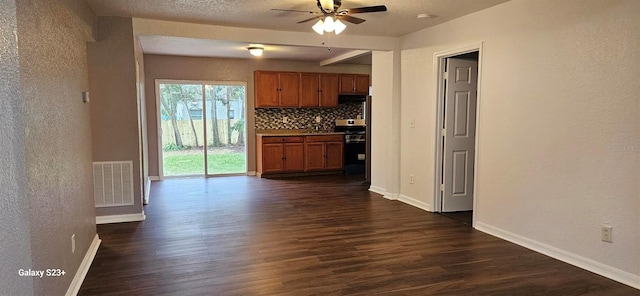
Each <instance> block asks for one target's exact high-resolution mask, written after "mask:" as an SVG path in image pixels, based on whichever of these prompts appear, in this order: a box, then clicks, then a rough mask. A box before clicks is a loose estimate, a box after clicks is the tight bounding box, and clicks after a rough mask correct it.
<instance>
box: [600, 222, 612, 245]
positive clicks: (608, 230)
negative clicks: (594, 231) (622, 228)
mask: <svg viewBox="0 0 640 296" xmlns="http://www.w3.org/2000/svg"><path fill="white" fill-rule="evenodd" d="M601 236H602V237H601V238H600V239H602V241H603V242H608V243H612V242H613V227H611V225H607V224H605V225H602V232H601Z"/></svg>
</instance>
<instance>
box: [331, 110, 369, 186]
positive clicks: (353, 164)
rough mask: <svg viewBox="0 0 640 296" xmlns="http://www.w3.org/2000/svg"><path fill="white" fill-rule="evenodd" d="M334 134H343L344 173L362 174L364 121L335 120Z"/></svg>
mask: <svg viewBox="0 0 640 296" xmlns="http://www.w3.org/2000/svg"><path fill="white" fill-rule="evenodd" d="M335 131H336V132H344V173H345V174H346V175H354V174H364V172H365V162H366V153H367V126H366V122H365V120H364V119H337V120H336V127H335Z"/></svg>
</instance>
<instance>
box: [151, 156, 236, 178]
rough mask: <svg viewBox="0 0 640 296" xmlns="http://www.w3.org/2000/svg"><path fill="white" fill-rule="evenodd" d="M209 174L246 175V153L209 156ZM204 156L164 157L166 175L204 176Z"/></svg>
mask: <svg viewBox="0 0 640 296" xmlns="http://www.w3.org/2000/svg"><path fill="white" fill-rule="evenodd" d="M207 160H208V163H209V165H208V168H209V174H233V173H245V172H246V165H245V157H244V153H225V154H210V155H208V158H207ZM203 164H204V156H203V155H202V154H178V155H170V154H169V153H165V155H164V167H163V169H164V175H165V176H184V175H203V174H204V165H203Z"/></svg>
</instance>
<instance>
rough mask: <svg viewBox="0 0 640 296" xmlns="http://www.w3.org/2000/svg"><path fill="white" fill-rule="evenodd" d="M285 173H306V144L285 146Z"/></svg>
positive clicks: (288, 144)
mask: <svg viewBox="0 0 640 296" xmlns="http://www.w3.org/2000/svg"><path fill="white" fill-rule="evenodd" d="M284 171H286V172H302V171H304V144H303V143H286V144H284Z"/></svg>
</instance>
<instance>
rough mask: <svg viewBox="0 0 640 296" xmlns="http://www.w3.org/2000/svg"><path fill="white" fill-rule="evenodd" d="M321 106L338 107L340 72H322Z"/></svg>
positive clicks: (320, 79) (320, 78)
mask: <svg viewBox="0 0 640 296" xmlns="http://www.w3.org/2000/svg"><path fill="white" fill-rule="evenodd" d="M319 81H320V107H338V86H339V84H340V82H339V81H338V74H320V75H319Z"/></svg>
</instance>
